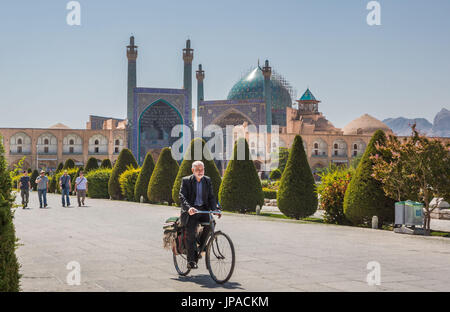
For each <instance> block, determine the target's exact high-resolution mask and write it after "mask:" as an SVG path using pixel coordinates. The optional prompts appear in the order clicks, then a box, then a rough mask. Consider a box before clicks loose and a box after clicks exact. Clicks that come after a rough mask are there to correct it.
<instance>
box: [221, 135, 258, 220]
mask: <svg viewBox="0 0 450 312" xmlns="http://www.w3.org/2000/svg"><path fill="white" fill-rule="evenodd" d="M238 150H239V153H238ZM219 202H220V204H221V206H222V209H224V210H228V211H238V212H241V213H246V212H250V211H255V210H256V206H257V205H259V206H260V207H262V205H263V203H264V193H263V190H262V186H261V181H260V180H259V177H258V173H257V172H256V168H255V164H254V163H253V161H252V158H251V155H250V152H249V148H248V143H247V141H246V140H245V139H244V138H239V139H238V140H237V141H236V143H235V144H234V150H233V157H232V159H231V160H230V162H229V163H228V165H227V168H226V170H225V174H224V176H223V180H222V184H220V189H219Z"/></svg>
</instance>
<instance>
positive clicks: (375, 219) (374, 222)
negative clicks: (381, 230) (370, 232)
mask: <svg viewBox="0 0 450 312" xmlns="http://www.w3.org/2000/svg"><path fill="white" fill-rule="evenodd" d="M372 229H378V217H377V216H373V217H372Z"/></svg>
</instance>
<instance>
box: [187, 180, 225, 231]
mask: <svg viewBox="0 0 450 312" xmlns="http://www.w3.org/2000/svg"><path fill="white" fill-rule="evenodd" d="M202 180H203V183H202V197H203V205H206V207H207V209H208V210H214V209H216V199H215V197H214V192H213V188H212V184H211V178H210V177H208V176H203V178H202ZM195 183H196V179H195V176H194V175H193V174H191V175H190V176H187V177H184V178H183V180H182V182H181V188H180V195H179V198H180V201H181V216H180V222H181V226H185V225H186V224H187V222H188V219H189V213H188V210H189V208H191V207H193V206H194V203H195V197H196V196H197V188H196V185H195Z"/></svg>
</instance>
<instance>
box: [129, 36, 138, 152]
mask: <svg viewBox="0 0 450 312" xmlns="http://www.w3.org/2000/svg"><path fill="white" fill-rule="evenodd" d="M137 54H138V52H137V46H135V45H134V36H131V37H130V45H128V46H127V58H128V86H127V119H128V125H127V138H128V140H127V142H128V148H129V149H131V150H132V141H133V139H132V128H133V122H134V120H133V103H134V94H133V90H134V88H136V59H137Z"/></svg>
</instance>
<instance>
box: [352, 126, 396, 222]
mask: <svg viewBox="0 0 450 312" xmlns="http://www.w3.org/2000/svg"><path fill="white" fill-rule="evenodd" d="M385 142H386V135H385V134H384V132H383V131H382V130H377V131H376V132H375V133H374V134H373V136H372V138H371V139H370V142H369V144H368V145H367V148H366V150H365V152H364V154H363V156H362V158H361V160H360V162H359V164H358V167H357V168H356V173H355V175H354V176H353V178H352V179H351V181H350V183H349V185H348V187H347V190H346V191H345V196H344V214H345V216H346V218H347V219H348V220H350V221H351V222H352V223H353V224H354V225H360V224H364V223H369V222H370V221H371V220H372V217H373V216H377V217H378V224H379V226H381V225H382V224H383V222H390V221H393V219H394V212H395V209H394V204H395V201H394V200H392V199H390V198H388V197H386V195H385V194H384V191H383V189H382V187H381V182H379V181H377V180H375V179H374V178H373V177H372V173H373V170H372V166H373V161H372V160H371V159H370V156H372V155H376V154H377V153H379V152H378V151H377V149H376V145H377V143H378V144H379V145H382V144H384V143H385Z"/></svg>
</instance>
